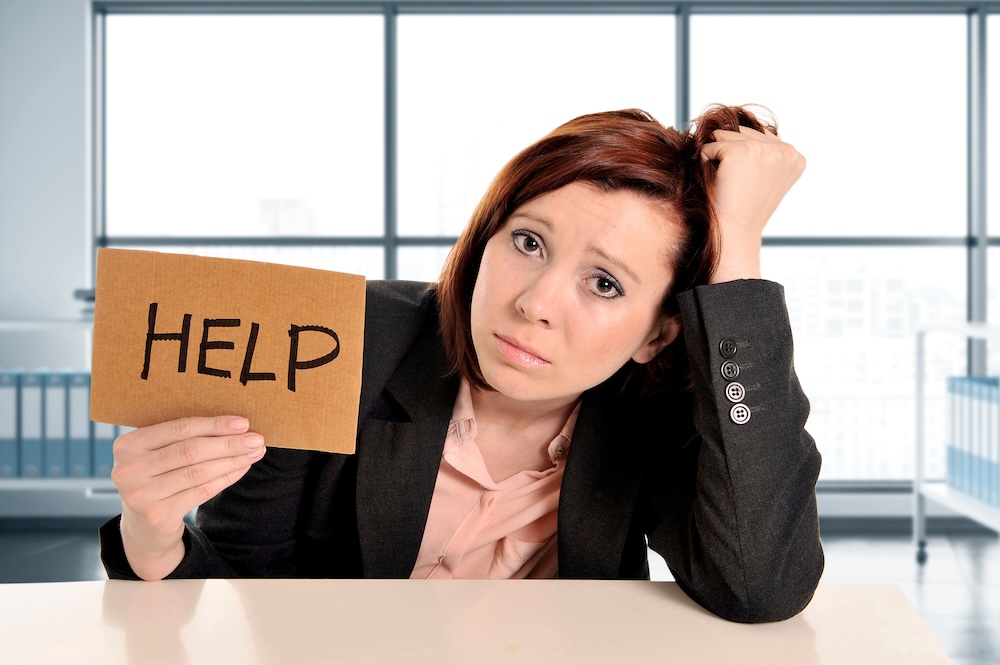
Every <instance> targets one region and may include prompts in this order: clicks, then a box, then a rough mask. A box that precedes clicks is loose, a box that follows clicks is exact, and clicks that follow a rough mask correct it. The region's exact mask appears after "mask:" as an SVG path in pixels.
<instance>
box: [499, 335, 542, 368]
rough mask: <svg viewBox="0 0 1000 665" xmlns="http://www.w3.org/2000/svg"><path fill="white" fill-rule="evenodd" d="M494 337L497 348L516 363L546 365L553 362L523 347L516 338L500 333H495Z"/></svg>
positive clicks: (536, 365)
mask: <svg viewBox="0 0 1000 665" xmlns="http://www.w3.org/2000/svg"><path fill="white" fill-rule="evenodd" d="M493 339H495V340H496V344H497V348H498V349H499V350H500V353H501V354H503V357H504V358H506V359H507V360H509V361H511V362H512V363H514V364H515V365H520V366H521V367H544V366H545V365H549V364H551V363H549V361H548V360H546V359H545V358H542V357H541V356H538V355H536V354H535V353H533V352H532V351H529V350H527V349H525V348H523V347H521V346H520V345H519V344H518V343H517V342H515V341H514V340H511V339H508V338H506V337H501V336H500V335H494V336H493Z"/></svg>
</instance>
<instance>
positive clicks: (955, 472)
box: [913, 323, 1000, 564]
mask: <svg viewBox="0 0 1000 665" xmlns="http://www.w3.org/2000/svg"><path fill="white" fill-rule="evenodd" d="M928 333H944V334H950V335H958V336H961V337H965V338H967V339H983V340H991V339H992V340H997V341H1000V327H997V326H988V325H986V324H981V323H980V324H977V323H966V324H957V325H952V326H944V325H937V326H923V327H921V328H919V329H918V330H917V368H916V375H917V386H916V387H917V393H916V414H917V422H916V446H915V451H916V459H915V464H914V483H913V540H914V545H915V546H916V549H917V562H918V563H921V564H922V563H925V562H926V561H927V500H928V499H929V500H931V501H934V502H935V503H938V504H940V505H942V506H944V507H946V508H948V509H950V510H953V511H955V512H956V513H958V514H960V515H964V516H965V517H968V518H970V519H972V520H975V521H976V522H978V523H979V524H982V525H983V526H985V527H987V528H989V529H992V530H993V531H996V532H998V533H1000V506H998V505H996V503H997V502H996V499H997V498H998V497H997V492H998V490H1000V487H998V486H997V484H998V483H1000V477H998V478H992V474H994V473H996V472H997V469H998V462H1000V460H998V459H997V457H998V453H1000V441H998V440H997V439H998V436H1000V430H998V423H997V415H996V413H998V412H997V409H995V408H991V406H990V400H991V399H992V392H991V391H992V390H993V384H994V383H995V379H989V378H985V377H960V378H954V377H953V378H950V379H948V382H949V385H948V392H949V394H950V396H951V400H950V401H951V412H952V425H951V428H950V430H949V431H950V437H951V441H949V442H948V457H949V459H948V479H947V480H945V481H929V480H927V479H926V478H925V477H924V450H925V444H926V441H925V434H924V404H925V403H924V381H925V363H924V342H925V337H926V335H927V334H928Z"/></svg>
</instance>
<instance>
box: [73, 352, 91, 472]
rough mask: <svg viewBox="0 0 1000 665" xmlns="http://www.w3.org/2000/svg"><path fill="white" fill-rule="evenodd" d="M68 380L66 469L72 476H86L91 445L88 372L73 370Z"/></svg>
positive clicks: (89, 468)
mask: <svg viewBox="0 0 1000 665" xmlns="http://www.w3.org/2000/svg"><path fill="white" fill-rule="evenodd" d="M67 378H68V380H69V398H68V408H69V416H68V420H69V449H68V451H67V464H68V466H67V470H68V472H69V475H70V476H71V477H73V478H86V477H88V476H90V474H91V473H92V468H93V467H92V466H91V465H92V464H93V459H92V454H91V448H92V446H93V444H92V442H91V437H90V374H89V373H88V372H73V373H71V374H69V375H68V377H67Z"/></svg>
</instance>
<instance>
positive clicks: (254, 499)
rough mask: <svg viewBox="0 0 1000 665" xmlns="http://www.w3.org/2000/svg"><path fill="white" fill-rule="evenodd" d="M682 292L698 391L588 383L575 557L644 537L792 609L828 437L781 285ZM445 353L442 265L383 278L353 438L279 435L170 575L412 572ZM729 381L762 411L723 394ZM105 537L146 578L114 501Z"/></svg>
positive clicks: (371, 301) (802, 577) (622, 572)
mask: <svg viewBox="0 0 1000 665" xmlns="http://www.w3.org/2000/svg"><path fill="white" fill-rule="evenodd" d="M680 302H681V308H682V316H683V331H684V340H685V344H686V347H687V352H688V356H689V361H690V364H691V368H692V374H693V376H694V380H695V387H694V390H693V392H692V393H683V394H670V395H659V396H656V397H650V398H642V399H636V398H626V397H624V396H622V395H621V394H619V393H618V392H617V391H613V390H611V389H609V388H608V387H607V386H598V387H596V388H594V389H592V390H589V391H587V393H585V394H584V396H583V402H582V405H581V409H580V414H579V418H578V420H577V424H576V429H575V430H574V433H573V445H572V446H571V447H570V453H569V456H568V458H567V461H566V470H565V474H564V478H563V483H562V490H561V494H560V499H559V517H558V553H559V576H560V577H565V578H600V579H614V578H648V577H649V569H648V565H647V561H646V553H647V549H646V548H647V543H648V546H649V547H651V548H652V549H653V550H655V551H656V552H658V553H659V554H661V555H662V556H663V557H664V559H665V560H666V562H667V564H668V566H669V567H670V570H671V572H672V574H673V575H674V578H675V580H676V581H677V583H678V585H679V586H680V587H681V588H682V589H683V590H684V591H685V592H686V593H687V594H688V595H689V596H690V597H691V598H692V599H694V600H695V601H696V602H697V603H699V604H700V605H702V606H703V607H705V608H706V609H708V610H710V611H711V612H713V613H715V614H718V615H719V616H722V617H724V618H727V619H730V620H734V621H742V622H761V621H775V620H781V619H785V618H788V617H790V616H793V615H795V614H796V613H798V612H799V611H801V610H802V609H803V608H804V607H805V606H806V605H807V604H808V602H809V600H810V599H811V598H812V595H813V593H814V591H815V588H816V585H817V583H818V581H819V578H820V575H821V573H822V570H823V551H822V547H821V545H820V540H819V522H818V517H817V511H816V495H815V486H816V480H817V477H818V475H819V468H820V455H819V452H818V451H817V449H816V446H815V444H814V442H813V439H812V437H810V436H809V434H808V433H807V432H806V431H805V429H804V425H805V421H806V417H807V415H808V412H809V405H808V401H807V399H806V397H805V395H804V394H803V393H802V390H801V388H800V386H799V382H798V380H797V378H796V376H795V372H794V369H793V364H792V337H791V331H790V328H789V324H788V315H787V312H786V309H785V304H784V293H783V289H782V287H781V286H780V285H778V284H775V283H773V282H768V281H764V280H742V281H737V282H730V283H726V284H719V285H714V286H703V287H698V288H696V289H694V290H692V291H688V292H685V293H683V294H681V295H680ZM733 352H735V355H733ZM727 361H729V362H733V363H735V364H736V367H737V368H738V372H739V375H738V376H737V377H735V378H734V377H733V376H732V374H733V372H735V371H736V370H734V369H733V367H732V365H730V366H728V369H727V371H726V376H724V375H723V371H722V365H723V364H724V363H726V362H727ZM446 367H447V364H446V359H445V356H444V352H443V349H442V345H441V340H440V336H439V333H438V320H437V303H436V296H435V294H434V293H433V292H431V291H428V290H427V285H426V284H423V283H418V282H404V281H373V282H370V283H369V285H368V294H367V312H366V318H365V350H364V369H363V382H362V392H361V408H360V417H359V429H358V441H357V453H356V454H355V455H337V454H326V453H315V452H306V451H299V450H291V449H281V448H275V447H270V448H269V449H268V452H267V454H266V455H265V456H264V458H263V460H261V461H260V462H258V463H256V464H255V465H254V466H253V467H252V468H251V469H250V471H249V472H248V473H247V474H246V475H245V476H244V477H243V478H242V479H241V480H240V481H239V482H237V483H236V484H235V485H233V486H232V487H231V488H229V489H227V490H226V491H224V492H223V493H221V494H220V495H219V496H218V497H216V498H214V499H212V500H211V501H209V502H207V503H206V504H205V505H203V506H202V507H200V508H199V509H198V512H197V526H188V527H187V529H186V533H185V536H184V540H185V543H186V546H187V553H186V555H185V557H184V559H183V561H182V562H181V564H180V565H179V566H178V567H177V569H176V570H175V571H174V572H173V573H172V574H171V575H170V577H372V578H380V577H382V578H384V577H397V578H404V577H408V576H409V575H410V572H411V570H412V569H413V565H414V563H415V562H416V557H417V553H418V550H419V547H420V542H421V538H422V535H423V529H424V525H425V523H426V520H427V514H428V511H429V508H430V503H431V496H432V494H433V491H434V484H435V480H436V478H437V473H438V468H439V465H440V459H441V452H442V449H443V445H444V440H445V435H446V432H447V428H448V422H449V419H450V416H451V412H452V407H453V406H454V401H455V397H456V395H457V391H458V379H457V378H455V377H448V378H445V376H446V373H447V372H446ZM733 381H737V382H739V383H740V384H741V385H742V386H743V387H744V392H745V397H744V398H743V399H742V401H741V402H740V404H742V405H743V406H744V407H748V408H749V413H750V418H749V420H747V421H746V422H742V421H743V420H744V419H745V417H746V411H742V412H741V410H740V409H737V411H736V412H733V407H734V403H733V402H732V401H731V400H730V398H727V397H726V391H727V386H730V384H731V383H732V382H733ZM730 390H734V391H735V392H736V393H738V392H739V390H738V389H735V388H732V387H730ZM101 548H102V559H103V561H104V564H105V568H106V570H107V572H108V575H109V577H111V578H133V579H134V578H135V574H134V573H133V571H132V570H131V568H130V567H129V565H128V561H127V559H126V558H125V555H124V550H123V548H122V544H121V536H120V532H119V529H118V518H115V519H113V520H111V521H109V522H108V523H107V524H105V525H104V526H103V527H102V528H101Z"/></svg>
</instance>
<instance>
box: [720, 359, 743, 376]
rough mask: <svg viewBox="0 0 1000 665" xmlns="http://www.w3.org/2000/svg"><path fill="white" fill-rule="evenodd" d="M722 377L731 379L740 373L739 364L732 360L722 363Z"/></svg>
mask: <svg viewBox="0 0 1000 665" xmlns="http://www.w3.org/2000/svg"><path fill="white" fill-rule="evenodd" d="M721 369H722V378H723V379H728V380H730V381H732V380H733V379H735V378H736V377H737V376H739V375H740V366H739V365H737V364H736V363H734V362H733V361H732V360H727V361H726V362H724V363H722V368H721Z"/></svg>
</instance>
